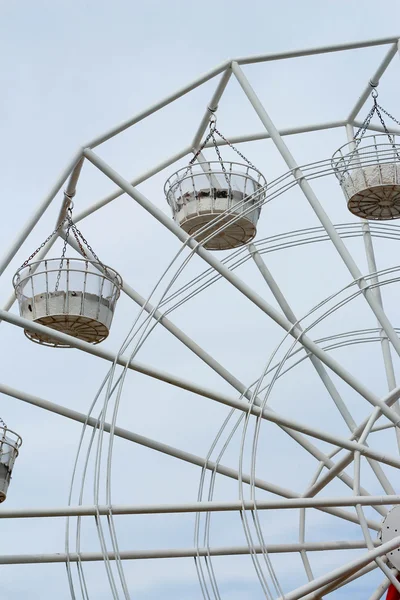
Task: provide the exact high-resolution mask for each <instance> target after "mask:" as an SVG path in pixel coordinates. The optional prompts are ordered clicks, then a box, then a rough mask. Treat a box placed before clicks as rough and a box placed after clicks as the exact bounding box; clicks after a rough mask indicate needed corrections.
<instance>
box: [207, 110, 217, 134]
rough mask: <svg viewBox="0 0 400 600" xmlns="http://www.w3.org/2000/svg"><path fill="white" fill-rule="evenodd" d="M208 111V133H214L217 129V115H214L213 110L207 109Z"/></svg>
mask: <svg viewBox="0 0 400 600" xmlns="http://www.w3.org/2000/svg"><path fill="white" fill-rule="evenodd" d="M208 111H209V113H210V122H209V127H210V131H215V128H216V127H217V115H216V114H215V110H213V109H212V108H210V107H208Z"/></svg>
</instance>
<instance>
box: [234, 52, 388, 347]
mask: <svg viewBox="0 0 400 600" xmlns="http://www.w3.org/2000/svg"><path fill="white" fill-rule="evenodd" d="M232 70H233V73H234V75H235V77H236V79H237V81H238V82H239V84H240V86H241V87H242V89H243V91H244V93H245V95H246V96H247V98H248V99H249V102H250V104H251V105H252V106H253V108H254V110H255V112H256V113H257V115H258V117H259V118H260V121H261V122H262V123H263V125H264V127H265V128H266V130H267V132H268V133H269V134H270V136H271V139H272V141H273V142H274V144H275V146H276V148H277V150H278V151H279V153H280V154H281V156H282V158H283V159H284V161H285V162H286V164H287V166H288V168H289V169H290V170H291V171H292V173H293V176H294V178H295V179H296V181H297V183H298V185H299V188H300V190H301V191H302V192H303V194H304V196H305V197H306V198H307V200H308V202H309V203H310V205H311V207H312V209H313V210H314V212H315V214H316V216H317V217H318V219H319V220H320V222H321V224H322V225H323V227H324V228H325V230H326V232H327V234H328V235H329V238H330V239H331V241H332V244H333V245H334V247H335V248H336V250H337V251H338V254H339V256H340V257H341V258H342V260H343V262H344V264H345V265H346V267H347V269H348V270H349V272H350V274H351V276H352V278H353V279H354V280H355V281H357V284H358V286H359V287H360V289H361V290H362V291H363V295H364V297H365V299H366V301H367V302H368V304H369V306H370V308H371V310H372V311H373V313H374V314H375V316H376V318H377V320H378V322H379V323H380V325H381V326H382V328H383V330H384V331H385V333H386V335H387V336H388V338H389V340H390V341H391V343H392V345H393V347H394V349H395V350H396V352H397V354H398V355H399V356H400V338H399V336H398V335H397V333H396V331H395V329H394V327H393V326H392V324H391V323H390V321H389V319H388V318H387V316H386V314H385V312H384V310H383V308H382V306H381V305H380V304H379V302H378V301H377V299H376V296H375V294H374V292H373V290H371V289H369V288H368V286H367V284H366V282H365V280H364V278H363V276H362V273H361V271H360V269H359V268H358V266H357V265H356V263H355V261H354V259H353V257H352V256H351V254H350V252H349V250H348V249H347V247H346V245H345V244H344V242H343V240H342V239H341V237H340V235H339V234H338V232H337V231H336V229H335V227H334V226H333V224H332V222H331V220H330V219H329V217H328V215H327V214H326V212H325V210H324V209H323V207H322V206H321V204H320V202H319V200H318V198H317V196H316V194H315V193H314V191H313V189H312V188H311V185H310V184H309V182H308V181H307V179H306V177H304V174H303V173H302V171H301V169H300V168H299V165H298V164H297V162H296V161H295V159H294V157H293V156H292V154H291V153H290V151H289V149H288V147H287V146H286V144H285V142H284V141H283V139H282V137H281V135H280V134H279V132H278V130H277V129H276V127H275V125H274V124H273V122H272V121H271V119H270V117H269V116H268V114H267V111H266V110H265V108H264V106H263V104H262V103H261V102H260V100H259V99H258V97H257V95H256V93H255V92H254V90H253V88H252V86H251V85H250V83H249V81H248V79H247V77H246V76H245V74H244V73H243V71H242V69H241V68H240V67H239V65H238V64H237V63H236V62H235V61H233V63H232Z"/></svg>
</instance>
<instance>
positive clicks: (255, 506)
mask: <svg viewBox="0 0 400 600" xmlns="http://www.w3.org/2000/svg"><path fill="white" fill-rule="evenodd" d="M356 504H360V505H362V506H372V505H374V504H377V505H381V506H392V505H393V506H396V505H398V504H400V495H393V496H382V495H381V496H350V497H349V496H344V497H331V498H303V497H299V498H293V499H292V498H290V499H280V500H257V501H256V502H254V501H250V500H246V501H244V502H242V501H227V502H223V501H216V500H213V501H208V502H206V501H203V502H185V503H181V504H143V505H135V504H127V505H118V504H116V505H111V506H106V505H104V506H101V505H100V506H62V507H56V508H54V507H50V508H14V509H3V507H1V508H0V519H26V518H29V519H32V518H35V519H36V518H46V517H51V518H53V517H54V518H55V517H78V516H79V517H85V516H95V515H97V514H99V515H108V514H109V513H110V511H111V512H112V513H113V515H150V514H157V515H158V514H175V513H194V512H230V511H240V510H242V509H244V510H291V509H292V510H293V509H298V508H321V507H328V508H329V507H335V506H356Z"/></svg>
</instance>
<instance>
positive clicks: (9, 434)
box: [0, 427, 22, 502]
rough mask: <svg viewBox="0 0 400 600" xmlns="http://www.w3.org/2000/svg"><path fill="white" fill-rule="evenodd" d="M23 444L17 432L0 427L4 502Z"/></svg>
mask: <svg viewBox="0 0 400 600" xmlns="http://www.w3.org/2000/svg"><path fill="white" fill-rule="evenodd" d="M21 444H22V439H21V438H20V436H19V435H18V434H17V433H15V432H14V431H11V429H7V428H6V427H0V502H4V500H5V499H6V497H7V491H8V486H9V485H10V480H11V475H12V470H13V468H14V463H15V460H16V458H17V456H18V452H19V448H20V447H21Z"/></svg>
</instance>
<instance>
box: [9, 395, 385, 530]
mask: <svg viewBox="0 0 400 600" xmlns="http://www.w3.org/2000/svg"><path fill="white" fill-rule="evenodd" d="M0 393H3V394H7V395H8V396H11V397H13V398H17V399H18V400H22V401H23V402H27V403H28V404H32V405H34V406H38V407H39V408H43V409H45V410H48V411H50V412H54V413H56V414H59V415H62V416H64V417H67V418H68V419H72V420H74V421H78V422H80V423H84V424H87V425H89V426H90V427H98V424H99V423H98V420H97V419H96V418H94V417H88V416H87V415H85V414H83V413H80V412H78V411H75V410H72V409H70V408H67V407H65V406H61V405H59V404H55V403H54V402H49V401H48V400H43V399H42V398H38V397H37V396H33V395H32V394H27V393H26V392H21V391H20V390H15V389H14V388H10V387H9V386H5V385H3V384H0ZM253 408H257V409H258V407H253ZM258 410H260V409H258ZM111 427H112V426H111V424H110V423H107V422H105V423H103V429H104V431H107V432H109V431H111ZM113 432H114V435H116V436H117V437H121V438H123V439H126V440H129V441H131V442H134V443H136V444H140V445H142V446H145V447H146V448H150V449H152V450H156V451H158V452H162V453H164V454H167V455H169V456H173V457H175V458H178V459H181V460H184V461H186V462H189V463H191V464H194V465H197V466H200V467H202V468H206V469H209V470H216V471H217V472H218V473H221V474H223V475H226V476H228V477H231V478H232V479H238V472H237V471H235V470H234V469H229V468H228V467H224V466H223V465H220V464H218V465H216V464H215V463H214V462H212V461H206V460H205V459H204V458H201V457H199V456H196V455H194V454H191V453H189V452H184V451H182V450H179V449H177V448H174V447H172V446H169V445H168V444H163V443H161V442H157V441H155V440H152V439H150V438H147V437H144V436H141V435H139V434H136V433H133V432H131V431H128V430H127V429H123V428H122V427H114V428H113ZM243 481H244V482H245V483H249V482H250V477H249V476H248V475H244V476H243ZM255 486H256V487H260V489H264V490H265V491H268V492H271V493H273V494H277V495H278V496H282V497H284V498H300V494H297V493H296V492H293V491H292V490H287V489H286V488H282V487H280V486H276V485H273V484H269V483H267V482H264V481H262V480H259V479H256V480H255ZM363 493H364V492H363ZM378 504H380V503H378ZM321 510H323V511H325V512H328V513H330V514H334V515H335V516H339V517H341V518H343V519H346V520H349V521H351V522H353V523H358V519H357V516H356V515H354V514H352V513H348V512H347V511H342V510H336V509H330V508H325V509H324V508H321ZM368 524H369V527H371V529H375V530H379V523H377V522H375V521H369V522H368Z"/></svg>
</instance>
